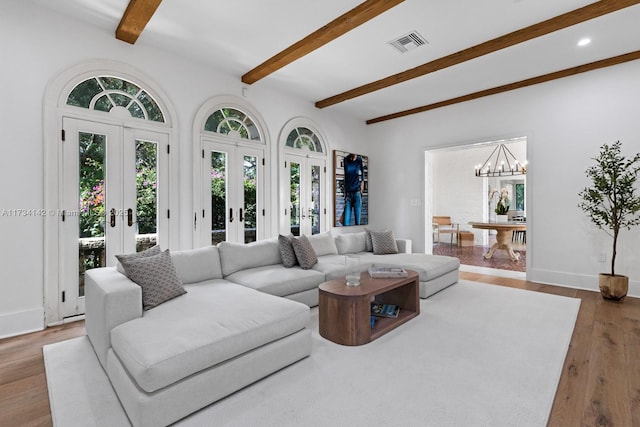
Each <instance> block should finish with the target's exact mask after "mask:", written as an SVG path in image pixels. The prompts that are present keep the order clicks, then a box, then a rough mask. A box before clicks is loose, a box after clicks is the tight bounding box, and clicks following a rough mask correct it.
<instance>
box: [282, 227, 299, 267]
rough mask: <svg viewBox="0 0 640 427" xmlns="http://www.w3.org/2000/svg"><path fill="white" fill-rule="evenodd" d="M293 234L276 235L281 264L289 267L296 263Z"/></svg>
mask: <svg viewBox="0 0 640 427" xmlns="http://www.w3.org/2000/svg"><path fill="white" fill-rule="evenodd" d="M291 240H293V234H289V235H288V236H283V235H282V234H281V235H279V236H278V247H279V249H280V257H281V258H282V265H284V266H285V267H287V268H291V267H293V266H294V265H296V264H297V263H298V260H297V258H296V252H295V251H294V250H293V244H292V243H291Z"/></svg>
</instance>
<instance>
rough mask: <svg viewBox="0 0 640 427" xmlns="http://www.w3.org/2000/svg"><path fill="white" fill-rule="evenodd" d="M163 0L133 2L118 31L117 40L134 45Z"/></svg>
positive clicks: (135, 0)
mask: <svg viewBox="0 0 640 427" xmlns="http://www.w3.org/2000/svg"><path fill="white" fill-rule="evenodd" d="M161 2H162V0H131V1H129V5H128V6H127V10H125V11H124V15H122V19H121V20H120V23H119V24H118V28H117V29H116V38H117V39H118V40H122V41H124V42H127V43H131V44H134V43H135V42H136V40H138V37H140V34H141V33H142V30H144V27H145V26H146V25H147V22H149V20H150V19H151V17H152V16H153V14H154V13H155V12H156V9H157V8H158V6H160V3H161Z"/></svg>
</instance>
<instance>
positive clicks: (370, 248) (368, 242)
mask: <svg viewBox="0 0 640 427" xmlns="http://www.w3.org/2000/svg"><path fill="white" fill-rule="evenodd" d="M372 231H373V230H369V229H368V228H365V229H364V233H365V234H364V244H365V251H367V252H373V242H372V241H371V232H372ZM380 231H389V230H387V229H386V228H385V229H384V230H379V231H378V232H380Z"/></svg>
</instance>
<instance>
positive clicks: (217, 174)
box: [196, 140, 265, 245]
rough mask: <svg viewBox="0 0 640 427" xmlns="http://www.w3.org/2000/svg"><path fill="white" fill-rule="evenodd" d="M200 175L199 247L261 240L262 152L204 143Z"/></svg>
mask: <svg viewBox="0 0 640 427" xmlns="http://www.w3.org/2000/svg"><path fill="white" fill-rule="evenodd" d="M202 171H203V172H204V173H203V177H202V179H203V181H202V188H203V191H202V206H203V210H202V219H203V221H202V226H201V228H200V237H201V244H202V245H216V244H218V243H220V242H223V241H229V242H241V243H250V242H254V241H256V240H260V239H262V238H263V237H264V224H265V207H264V150H262V149H261V148H253V147H245V146H236V145H231V144H223V143H217V142H214V141H210V140H204V141H203V151H202ZM197 216H198V214H196V217H197Z"/></svg>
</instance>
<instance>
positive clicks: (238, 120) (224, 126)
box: [204, 108, 262, 142]
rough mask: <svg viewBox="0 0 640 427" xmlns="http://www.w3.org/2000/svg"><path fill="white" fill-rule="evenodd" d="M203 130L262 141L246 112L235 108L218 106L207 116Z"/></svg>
mask: <svg viewBox="0 0 640 427" xmlns="http://www.w3.org/2000/svg"><path fill="white" fill-rule="evenodd" d="M204 130H205V131H209V132H215V133H219V134H222V135H228V136H233V137H236V138H242V139H249V140H252V141H260V142H262V137H261V136H260V132H259V131H258V127H257V126H256V124H255V123H254V121H253V120H252V119H251V118H250V117H249V116H248V115H247V114H246V113H244V112H242V111H240V110H237V109H235V108H220V109H219V110H216V111H214V112H213V114H211V115H210V116H209V118H207V121H206V122H205V124H204Z"/></svg>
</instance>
